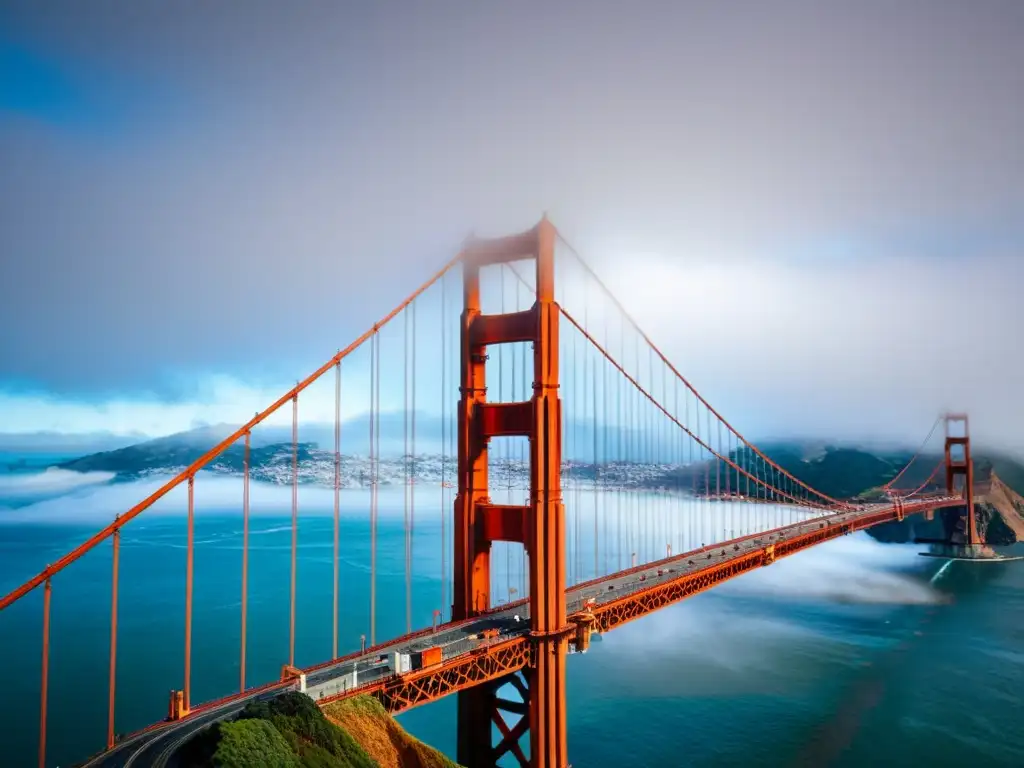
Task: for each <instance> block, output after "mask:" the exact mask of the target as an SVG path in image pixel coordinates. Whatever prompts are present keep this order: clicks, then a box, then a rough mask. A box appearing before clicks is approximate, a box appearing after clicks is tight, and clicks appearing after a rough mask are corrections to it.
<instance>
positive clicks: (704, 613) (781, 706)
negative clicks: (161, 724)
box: [0, 473, 1024, 768]
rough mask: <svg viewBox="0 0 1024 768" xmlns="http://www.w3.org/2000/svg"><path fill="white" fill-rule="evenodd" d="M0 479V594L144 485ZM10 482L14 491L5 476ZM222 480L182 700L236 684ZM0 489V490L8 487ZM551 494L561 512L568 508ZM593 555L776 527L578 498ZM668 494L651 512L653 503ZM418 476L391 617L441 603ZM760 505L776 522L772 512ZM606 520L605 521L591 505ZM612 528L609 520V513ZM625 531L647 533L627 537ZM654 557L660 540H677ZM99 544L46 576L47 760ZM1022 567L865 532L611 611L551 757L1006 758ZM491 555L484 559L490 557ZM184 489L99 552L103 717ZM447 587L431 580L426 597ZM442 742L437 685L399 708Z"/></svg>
mask: <svg viewBox="0 0 1024 768" xmlns="http://www.w3.org/2000/svg"><path fill="white" fill-rule="evenodd" d="M104 479H105V478H102V477H88V476H79V477H62V476H59V475H58V476H53V477H50V478H48V479H47V480H46V482H44V481H42V480H40V479H39V478H38V475H32V474H31V473H24V474H19V475H17V476H14V475H9V476H8V478H7V480H6V484H4V483H0V505H2V506H0V591H3V592H7V591H8V590H9V589H11V588H13V587H15V586H16V585H17V584H18V583H20V582H21V581H23V580H24V579H25V578H26V577H27V576H29V575H31V574H34V573H36V572H38V571H39V570H40V568H41V567H42V566H44V565H45V564H46V563H47V562H51V561H53V560H55V559H56V558H57V557H59V556H60V555H62V554H63V553H64V552H66V551H67V550H68V549H70V548H71V547H72V546H73V545H75V544H77V543H79V542H80V541H82V540H83V539H85V538H87V537H88V536H89V535H90V534H92V533H93V532H94V531H95V530H96V529H97V528H98V527H99V526H100V524H102V523H104V522H107V521H109V520H110V519H112V517H113V515H114V513H115V512H119V511H123V510H124V509H127V508H128V507H129V506H130V505H131V503H133V502H134V501H137V500H138V499H139V498H141V497H142V496H144V495H145V493H146V492H147V491H148V490H150V489H151V488H152V487H155V482H146V483H136V484H127V485H118V486H109V485H106V484H104V482H103V481H104ZM26 483H28V484H29V485H26ZM239 488H240V483H238V482H236V481H234V480H229V479H215V478H205V477H200V478H199V480H198V481H197V486H196V502H197V516H196V529H195V536H196V560H195V585H196V586H195V598H194V601H195V604H194V630H193V649H194V651H193V665H192V666H193V701H196V702H201V701H204V700H208V699H210V698H214V697H217V696H220V695H224V694H226V693H229V692H231V691H232V690H233V689H235V688H237V686H238V678H239V667H238V658H239V637H240V598H239V595H240V582H241V529H242V526H241V516H240V503H239V500H240V493H239ZM290 498H291V497H290V489H287V488H279V487H256V488H254V490H253V520H252V538H251V540H250V541H251V543H250V577H249V584H250V593H249V594H250V598H249V646H248V659H249V663H248V665H247V666H248V669H247V680H248V681H249V682H250V683H258V682H263V681H267V680H271V679H274V678H275V677H276V676H277V674H278V672H279V670H280V665H281V664H282V663H283V662H285V661H287V654H288V633H289V629H288V623H289V573H290V571H289V555H290V546H291V534H290V518H289V509H290V506H289V505H290ZM12 499H14V500H16V503H13V502H12V501H11V500H12ZM568 500H569V502H570V512H569V530H570V538H571V539H572V541H573V542H574V543H575V542H576V541H577V540H578V541H579V554H578V555H576V556H573V557H571V558H570V559H571V561H572V563H573V565H572V571H573V573H572V578H573V580H582V579H585V578H589V577H590V576H591V575H592V574H593V569H594V564H593V549H594V547H593V535H594V534H593V529H594V525H593V515H594V513H595V512H594V506H595V501H594V498H593V496H590V495H587V494H579V495H573V494H569V496H568ZM574 506H575V508H574ZM596 506H597V510H596V511H597V515H598V523H599V524H598V539H599V542H600V546H599V548H598V549H599V555H598V560H599V562H598V568H602V569H603V568H604V567H606V566H607V567H611V566H613V565H616V564H617V563H618V562H620V561H622V560H625V561H626V564H628V561H629V559H630V558H631V556H632V553H633V552H638V557H639V558H640V559H641V560H643V559H653V558H654V557H655V556H658V555H661V554H663V548H664V544H662V542H665V541H668V543H671V544H673V545H674V546H676V547H682V546H687V545H699V544H700V543H701V542H705V543H710V542H711V541H713V540H716V539H718V538H722V537H725V536H730V535H739V533H740V532H742V531H744V530H747V529H753V528H764V527H766V526H767V525H769V524H772V523H778V522H784V521H785V520H784V519H782V517H784V516H785V515H786V514H788V513H785V512H781V511H778V510H770V509H767V508H765V507H763V506H762V507H758V508H754V507H744V506H741V505H725V504H719V505H715V504H708V503H703V504H702V503H698V502H691V503H689V505H688V506H683V507H680V505H679V504H678V503H673V504H671V505H669V503H668V502H667V500H666V499H665V498H663V497H651V498H649V499H646V500H645V501H644V502H643V504H642V505H641V506H639V507H637V508H636V509H629V508H627V509H625V510H623V509H622V508H621V507H620V506H619V505H618V502H616V501H615V500H614V499H606V498H602V499H599V500H598V501H597V504H596ZM670 506H671V508H672V509H674V510H676V513H675V516H674V517H672V518H668V516H667V510H668V509H669V508H670ZM330 509H331V494H330V492H329V491H323V490H322V489H313V488H305V487H304V488H302V489H300V524H299V532H300V535H299V572H298V573H299V575H298V601H297V602H298V605H297V630H298V631H297V634H298V642H297V648H296V655H297V658H296V661H297V663H298V664H299V665H307V664H311V663H315V662H318V661H322V660H324V659H326V658H327V657H328V656H329V655H330V650H331V635H332V625H331V614H332V603H331V594H332V592H331V590H332V586H331V582H332V521H331V518H330ZM440 509H441V496H440V490H433V489H421V491H420V493H419V494H418V496H417V504H416V523H415V529H416V533H415V539H414V569H413V570H414V572H413V582H412V583H413V601H412V611H413V624H414V626H416V627H419V626H425V625H428V624H429V623H430V621H431V617H432V613H433V611H434V610H435V609H436V608H439V607H440V606H441V602H442V558H441V546H440V542H441V528H440V520H441V515H440ZM366 510H367V505H366V493H365V492H347V493H346V494H345V495H344V501H343V517H342V530H341V551H342V557H341V579H340V581H341V593H342V600H341V622H340V624H341V627H340V634H341V639H342V642H341V645H342V652H345V651H351V650H355V649H356V648H358V646H359V642H360V635H362V634H364V633H365V634H367V635H369V618H370V617H369V520H368V515H367V512H366ZM403 514H404V502H403V497H402V492H401V491H398V493H397V494H395V493H385V494H383V495H382V500H381V517H380V526H379V537H378V563H379V568H378V582H377V594H378V604H377V608H378V610H377V626H376V636H377V639H379V640H380V639H384V638H386V637H389V636H393V635H397V634H401V633H402V632H404V631H405V623H406V619H405V572H404V566H403V562H404V559H403V558H404V547H405V543H404V527H403ZM780 516H781V517H780ZM609 521H610V522H609ZM619 522H621V528H619V527H618V526H617V523H619ZM638 531H644V532H646V533H647V534H649V535H645V536H638V535H637V532H638ZM676 551H679V550H678V549H677V550H676ZM110 554H111V553H110V546H109V544H106V545H103V546H101V547H99V548H98V549H97V550H96V551H95V552H93V553H91V554H90V555H88V556H87V557H85V558H84V559H83V560H82V561H80V562H79V563H77V564H76V565H75V566H73V567H72V568H70V569H69V570H67V571H66V572H64V573H63V574H61V575H59V576H58V577H57V578H55V579H54V582H53V603H52V625H51V637H52V651H51V667H50V676H51V677H50V679H51V685H50V720H49V722H50V725H49V734H50V738H49V760H48V764H49V765H64V766H66V765H71V764H72V763H73V762H75V761H77V760H80V759H82V758H84V757H85V756H87V755H88V754H90V753H92V752H94V751H96V750H97V749H99V748H101V747H102V744H103V739H104V734H105V729H106V702H107V676H108V668H107V654H108V647H109V626H110V588H111V583H110V566H111V556H110ZM494 561H495V564H496V571H497V573H496V575H495V584H494V590H495V593H496V594H501V595H504V594H507V593H508V590H509V589H510V588H512V589H516V590H518V591H519V594H521V590H522V587H521V572H520V571H521V563H522V556H521V553H520V552H519V551H513V550H511V549H510V550H509V551H507V552H506V551H504V550H501V549H499V550H498V551H497V552H496V553H495V558H494ZM1021 566H1024V563H1005V564H984V565H971V564H966V563H952V564H950V565H948V566H945V567H944V566H943V562H942V561H936V560H932V559H929V558H923V557H919V556H918V555H917V550H916V549H915V548H914V547H905V546H892V545H882V544H878V543H876V542H874V541H873V540H871V539H870V538H868V537H867V535H866V534H857V535H854V536H850V537H846V538H844V539H842V540H839V541H835V542H831V543H829V544H826V545H823V546H821V547H818V548H816V549H814V550H812V551H809V552H806V553H802V554H800V555H797V556H795V557H792V558H789V559H787V560H784V561H780V562H778V563H776V564H775V565H773V566H772V567H770V568H766V569H762V570H760V571H758V572H756V573H752V574H748V575H745V576H743V577H740V578H739V579H736V580H734V581H732V582H729V583H728V584H725V585H722V586H721V587H719V588H716V589H715V590H713V591H711V592H709V593H706V594H703V595H700V596H697V597H695V598H692V599H690V600H688V601H685V602H684V603H681V604H679V605H676V606H674V607H672V608H669V609H666V610H663V611H661V612H660V613H658V614H655V615H653V616H650V617H648V618H645V619H643V620H640V621H637V622H634V623H632V624H629V625H626V626H624V627H622V628H620V629H617V630H615V631H614V632H611V633H609V634H608V635H607V636H605V637H604V638H602V639H601V641H600V642H596V643H595V644H594V645H593V647H592V649H591V651H590V652H588V653H587V654H585V655H574V656H572V657H570V659H569V665H568V688H569V697H568V706H569V709H568V731H569V734H568V735H569V753H570V760H571V762H572V764H573V765H574V766H575V767H576V768H581V767H586V766H627V765H628V766H651V767H654V766H664V767H666V768H668V767H671V766H679V765H684V764H695V765H741V764H742V765H765V766H769V765H770V766H798V765H833V766H862V765H956V764H973V765H1020V764H1022V763H1024V727H1021V726H1020V719H1021V717H1022V715H1024V709H1022V707H1021V692H1022V691H1024V567H1021ZM506 569H507V570H506ZM184 572H185V517H184V494H183V493H179V492H175V493H173V494H171V496H170V497H168V499H166V500H165V501H164V502H161V503H160V504H159V505H158V506H157V507H156V508H155V509H154V510H152V511H151V512H148V513H146V514H145V515H144V516H142V517H141V518H139V519H138V520H136V521H134V522H133V523H132V524H130V526H128V527H127V528H126V529H125V532H124V535H123V540H122V555H121V581H120V585H121V589H120V611H119V626H120V632H119V636H118V674H117V691H118V698H117V702H118V714H117V729H118V731H120V732H127V731H131V730H134V729H136V728H139V727H141V726H144V725H146V724H148V723H150V722H153V721H155V720H158V719H160V718H161V717H163V716H164V714H165V712H166V705H167V693H168V690H169V689H170V688H172V687H173V688H177V687H180V685H181V680H182V666H183V650H182V648H183V638H184V620H183V616H184V602H185V595H184ZM449 594H450V593H449ZM41 606H42V593H41V590H37V592H36V593H33V594H32V595H30V596H29V597H27V598H26V599H24V600H23V601H21V602H19V603H18V604H16V605H15V606H13V607H11V608H10V609H8V610H6V611H3V612H2V613H0V654H2V658H3V659H4V675H3V679H4V682H5V685H4V689H5V690H4V696H3V698H2V699H0V730H2V733H3V743H2V750H3V752H2V759H0V764H2V765H4V766H22V765H34V764H35V748H36V739H37V733H38V731H37V729H38V696H39V673H40V658H39V638H40V633H41ZM400 722H401V723H402V724H403V725H404V726H405V727H406V728H408V729H409V730H410V731H411V732H412V733H414V734H415V735H417V736H418V737H420V738H422V739H424V740H425V741H427V742H428V743H430V744H432V745H434V746H436V747H438V748H439V749H441V750H443V751H445V752H447V753H448V754H450V755H454V752H455V702H454V700H453V699H449V700H444V701H441V702H438V703H436V704H432V705H429V706H425V707H421V708H418V709H415V710H412V711H410V712H407V713H405V714H403V715H401V716H400Z"/></svg>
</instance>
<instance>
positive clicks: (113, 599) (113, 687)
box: [107, 528, 121, 749]
mask: <svg viewBox="0 0 1024 768" xmlns="http://www.w3.org/2000/svg"><path fill="white" fill-rule="evenodd" d="M111 539H112V544H113V553H112V554H113V561H112V565H111V571H110V573H111V578H110V583H111V587H110V680H109V682H108V684H107V685H108V688H107V749H110V748H111V747H113V746H114V698H115V696H116V694H117V577H118V573H117V572H118V566H119V561H120V559H121V529H120V528H115V529H114V535H113V536H112V537H111Z"/></svg>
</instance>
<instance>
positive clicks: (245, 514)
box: [238, 432, 252, 693]
mask: <svg viewBox="0 0 1024 768" xmlns="http://www.w3.org/2000/svg"><path fill="white" fill-rule="evenodd" d="M251 445H252V433H251V432H246V433H245V448H244V450H243V452H242V639H241V642H240V644H239V645H240V648H239V652H238V691H239V693H241V692H242V691H244V690H245V633H246V628H247V624H248V615H247V613H246V609H247V606H248V600H249V462H250V460H251V455H250V451H251Z"/></svg>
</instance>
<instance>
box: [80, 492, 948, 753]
mask: <svg viewBox="0 0 1024 768" xmlns="http://www.w3.org/2000/svg"><path fill="white" fill-rule="evenodd" d="M961 504H963V499H962V498H959V497H953V496H932V497H928V498H923V499H921V500H919V501H916V502H913V503H908V504H906V505H905V507H904V509H903V514H904V515H911V514H918V513H921V512H924V511H926V510H929V509H932V510H934V509H939V508H943V507H951V506H959V505H961ZM897 517H898V515H897V511H896V509H895V507H893V506H892V505H890V504H884V503H882V504H869V505H864V506H861V507H857V508H855V509H852V510H850V511H844V512H839V513H834V514H825V515H822V516H819V517H814V518H810V519H808V520H805V521H802V522H799V523H794V524H792V525H788V526H784V527H781V528H777V529H774V530H771V531H765V532H762V533H757V534H752V535H749V536H744V537H742V538H738V539H733V540H730V541H727V542H723V543H721V544H715V545H713V546H709V547H705V548H703V549H700V550H694V551H691V552H684V553H681V554H679V555H675V556H673V557H668V558H665V559H663V560H660V561H657V562H652V563H646V564H644V565H641V566H637V567H635V568H630V569H628V570H625V571H621V572H619V573H616V574H613V575H611V576H606V577H602V578H600V579H595V580H593V581H590V582H586V583H583V584H579V585H576V586H574V587H572V588H570V589H568V590H567V591H566V613H567V615H568V617H569V619H570V621H569V627H572V626H573V623H572V618H573V616H575V615H579V614H580V613H581V612H583V611H584V609H585V606H586V604H587V603H588V601H591V600H592V601H593V602H592V603H591V605H590V606H589V612H590V613H591V614H592V615H593V616H594V620H595V629H596V630H597V631H599V632H606V631H608V630H610V629H613V628H615V627H617V626H619V625H621V624H623V623H625V622H627V621H631V620H633V619H637V618H640V617H641V616H645V615H647V614H649V613H651V612H653V611H656V610H658V609H660V608H663V607H665V606H667V605H670V604H672V603H675V602H678V601H679V600H682V599H684V598H686V597H689V596H691V595H694V594H697V593H698V592H702V591H704V590H707V589H709V588H711V587H713V586H715V585H716V584H719V583H721V582H723V581H726V580H728V579H731V578H733V577H735V576H738V575H740V574H742V573H746V572H747V571H751V570H754V569H756V568H760V567H762V566H763V565H768V564H770V563H771V562H772V561H773V560H774V559H777V558H779V557H785V556H787V555H791V554H794V553H796V552H799V551H801V550H803V549H807V548H809V547H812V546H815V545H817V544H820V543H822V542H824V541H828V540H829V539H833V538H837V537H839V536H842V535H846V534H848V533H852V532H854V531H857V530H863V529H865V528H870V527H872V526H874V525H878V524H880V523H884V522H889V521H891V520H896V519H897ZM770 545H771V547H772V549H771V550H768V547H769V546H770ZM769 552H770V554H769ZM517 617H518V620H517ZM488 629H496V630H498V634H497V636H495V637H490V638H487V639H484V638H482V637H481V634H482V633H483V632H484V631H485V630H488ZM529 634H530V630H529V604H528V600H521V601H519V602H517V603H512V604H510V605H508V606H505V607H503V608H502V609H500V610H492V611H489V612H488V613H485V614H483V615H481V616H478V617H474V618H472V619H467V620H465V621H460V622H450V623H446V624H442V625H440V626H438V627H437V628H436V629H432V628H428V629H425V630H421V631H419V632H415V633H413V634H411V635H406V636H403V637H400V638H396V639H394V640H391V641H388V642H386V643H383V644H381V645H378V646H376V647H374V648H369V649H367V650H366V652H358V653H355V654H351V655H349V656H345V657H342V658H339V659H333V660H331V661H328V662H324V663H323V664H319V665H316V666H314V667H310V668H308V669H306V670H305V674H306V693H307V694H308V695H310V696H312V697H313V698H314V699H317V700H318V701H320V702H321V703H328V702H331V701H338V700H340V699H344V698H347V697H351V696H355V695H358V694H363V693H368V694H372V695H374V696H376V697H377V698H378V699H380V700H381V702H382V703H383V704H384V706H385V707H386V708H387V709H388V710H389V711H391V712H395V713H397V712H401V711H404V710H406V709H409V708H411V707H415V706H417V705H419V704H424V703H427V702H430V701H435V700H437V699H439V698H442V697H443V696H446V695H448V694H451V693H455V692H456V691H459V690H462V689H464V688H468V687H471V686H474V685H478V684H479V683H481V682H484V681H487V680H493V679H497V678H500V677H504V676H505V675H508V674H510V673H512V672H516V671H518V670H520V669H523V668H524V667H526V666H527V665H528V664H529V662H530V647H531V644H530V641H529ZM426 647H440V648H441V649H442V660H441V662H440V663H439V664H435V665H433V666H431V667H428V668H425V669H418V670H414V671H412V672H407V673H404V674H396V673H395V672H394V671H393V670H392V669H391V667H390V666H389V665H388V664H386V663H384V664H382V663H380V662H379V659H380V657H381V656H382V655H385V654H391V653H396V652H397V653H410V652H414V651H416V650H422V649H423V648H426ZM298 686H299V683H298V681H296V680H293V681H288V682H281V683H271V684H268V685H265V686H262V687H259V688H255V689H252V690H249V691H246V692H245V693H244V694H236V695H234V696H231V697H228V698H226V699H221V700H218V701H215V702H210V703H208V704H204V705H201V706H199V707H197V708H195V709H193V710H192V712H191V713H190V714H189V715H188V716H187V717H185V718H183V719H181V720H178V721H174V722H164V723H158V724H156V725H154V726H151V727H150V728H147V729H145V730H143V731H139V732H137V733H135V734H132V735H130V736H127V737H125V738H124V739H123V740H122V741H121V742H119V743H118V744H117V745H116V746H115V747H114V748H113V749H112V750H110V751H109V752H105V753H103V754H100V755H97V756H95V757H94V758H92V759H91V760H90V761H88V762H87V763H85V765H87V766H104V767H107V768H114V767H115V766H117V767H122V766H123V767H125V768H127V767H128V766H133V765H134V766H150V765H152V766H162V765H166V764H167V762H168V760H169V759H170V757H171V755H173V753H174V751H175V749H176V748H177V747H178V746H180V745H181V744H183V743H184V742H185V741H186V740H187V739H188V738H190V737H191V736H192V735H193V734H195V733H196V732H197V731H199V730H201V729H202V728H205V727H206V726H208V725H210V724H212V723H214V722H216V721H218V720H222V719H225V718H228V717H231V716H232V715H234V714H236V713H237V712H239V711H240V710H241V709H242V708H244V707H245V705H246V704H248V703H249V702H250V701H253V700H256V699H259V698H262V697H267V696H274V695H277V694H279V693H281V692H283V691H286V690H296V689H298Z"/></svg>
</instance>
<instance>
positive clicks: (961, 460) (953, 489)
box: [946, 413, 981, 546]
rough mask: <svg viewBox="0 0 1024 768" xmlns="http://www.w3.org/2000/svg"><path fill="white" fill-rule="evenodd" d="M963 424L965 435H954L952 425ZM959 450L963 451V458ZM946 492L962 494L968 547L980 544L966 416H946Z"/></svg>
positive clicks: (958, 414)
mask: <svg viewBox="0 0 1024 768" xmlns="http://www.w3.org/2000/svg"><path fill="white" fill-rule="evenodd" d="M954 424H963V435H953V434H951V433H952V429H951V427H952V425H954ZM957 448H962V449H963V456H962V457H961V456H958V455H957V456H955V455H954V453H957V454H959V453H960V451H959V450H955V449H957ZM958 477H963V488H962V489H959V488H957V478H958ZM946 492H947V493H949V494H951V495H952V494H954V493H957V492H962V493H963V496H964V502H965V517H966V520H965V522H964V537H965V538H966V539H967V541H966V542H965V543H966V544H967V546H973V545H975V544H980V543H981V542H980V541H979V539H978V525H977V519H976V518H975V516H974V459H972V458H971V435H970V429H969V426H968V422H967V415H966V414H960V413H957V414H952V413H951V414H947V415H946Z"/></svg>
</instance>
